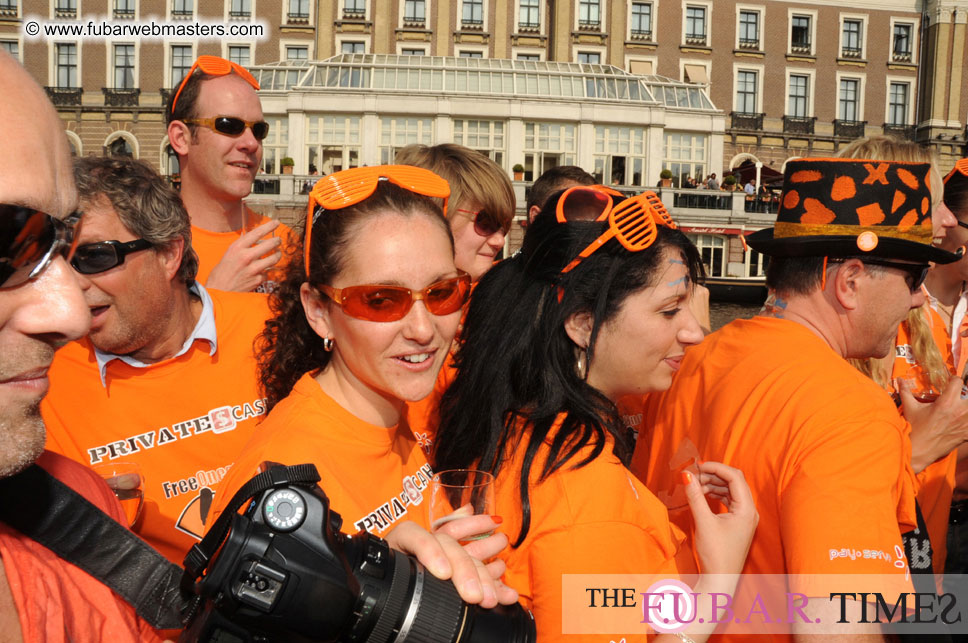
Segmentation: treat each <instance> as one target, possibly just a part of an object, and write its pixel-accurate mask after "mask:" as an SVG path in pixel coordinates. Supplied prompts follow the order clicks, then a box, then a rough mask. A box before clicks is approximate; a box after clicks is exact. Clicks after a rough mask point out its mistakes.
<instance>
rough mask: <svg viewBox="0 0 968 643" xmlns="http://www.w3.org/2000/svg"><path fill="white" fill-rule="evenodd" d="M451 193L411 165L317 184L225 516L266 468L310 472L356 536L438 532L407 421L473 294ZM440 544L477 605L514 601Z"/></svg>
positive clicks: (459, 529) (263, 350) (468, 521)
mask: <svg viewBox="0 0 968 643" xmlns="http://www.w3.org/2000/svg"><path fill="white" fill-rule="evenodd" d="M449 192H450V190H449V188H448V186H447V183H446V182H445V181H444V180H443V179H441V178H440V177H438V176H437V175H435V174H433V173H432V172H429V171H427V170H423V169H420V168H414V167H408V166H379V167H363V168H354V169H351V170H345V171H342V172H337V173H334V174H331V175H329V176H326V177H324V178H323V179H321V180H320V181H319V182H318V183H317V184H316V186H315V187H314V189H313V191H312V193H311V194H310V199H309V207H308V211H307V221H306V230H305V240H304V242H303V244H302V247H301V248H298V250H299V252H297V253H295V254H294V256H292V257H291V260H290V261H289V263H288V265H287V268H286V276H285V279H284V281H283V282H282V285H281V286H280V288H279V290H277V291H276V292H275V293H274V294H273V295H272V298H271V299H270V305H271V307H272V310H273V311H274V313H275V317H274V318H273V319H271V320H270V321H269V322H267V324H266V330H265V332H264V333H263V335H262V337H261V342H260V343H258V346H257V349H258V354H259V364H260V369H261V382H262V388H263V391H264V392H265V395H266V398H267V401H266V404H267V407H268V416H267V417H266V419H265V420H264V421H263V422H262V424H261V426H260V428H259V431H258V432H257V433H256V434H255V435H254V437H253V438H252V439H251V440H250V442H249V443H248V444H247V445H246V446H245V448H244V449H243V451H242V453H241V454H240V456H239V458H238V459H237V461H236V463H235V465H234V466H233V467H232V469H231V471H230V473H229V474H228V477H227V479H226V481H225V482H224V483H223V486H222V489H224V491H223V492H220V494H219V496H220V497H219V498H217V499H216V510H215V511H214V512H213V519H214V518H215V517H217V515H218V514H219V513H220V510H221V508H223V507H224V506H225V504H226V503H227V500H228V499H230V498H231V497H232V495H233V494H234V492H235V490H237V489H238V488H240V487H241V486H242V485H243V484H244V483H245V482H246V481H247V480H249V478H251V477H252V476H253V475H254V474H255V472H256V471H257V468H258V466H259V464H260V463H262V462H263V461H272V462H279V463H283V464H299V463H307V462H308V463H313V464H315V465H316V467H317V469H318V470H319V473H320V476H321V478H322V479H321V482H320V487H321V488H322V489H323V491H325V492H326V494H327V495H328V496H329V499H330V503H331V506H332V508H333V510H334V511H336V512H338V513H339V514H340V515H341V516H342V517H343V520H344V525H345V526H344V531H347V532H350V533H352V532H356V531H357V530H360V529H364V530H367V531H369V532H371V533H374V534H376V535H378V536H381V537H387V538H388V539H390V540H392V539H393V538H394V534H395V533H396V532H393V533H391V532H392V530H394V529H395V528H397V527H399V526H400V525H402V524H405V523H416V524H417V525H419V526H421V527H423V528H426V527H428V517H427V506H426V504H425V502H424V501H425V499H426V498H429V485H430V478H431V476H432V475H433V472H432V471H431V469H430V466H429V465H428V463H427V459H426V457H425V455H424V451H423V449H422V448H421V445H420V444H419V443H418V441H417V439H416V438H415V437H414V435H413V433H412V431H411V430H410V427H409V426H408V425H407V423H406V410H407V404H408V403H409V402H413V401H416V400H420V399H421V398H423V397H425V396H427V394H429V393H430V391H431V389H432V388H433V386H434V381H435V378H436V376H437V371H438V370H439V369H440V366H441V364H442V363H443V360H444V358H445V357H446V356H447V353H448V349H449V348H450V344H451V341H452V340H453V337H454V334H455V333H456V331H457V324H458V322H459V319H460V315H461V306H462V305H463V304H464V302H465V301H466V299H467V295H468V293H469V290H470V280H469V278H468V277H467V275H466V274H464V273H461V272H460V271H459V270H457V268H456V267H455V266H454V242H453V239H452V237H451V234H450V228H449V227H448V225H447V220H446V219H445V218H444V214H443V211H442V209H441V207H440V205H438V204H437V202H436V201H435V199H443V204H444V208H446V204H447V197H448V195H449ZM452 524H453V525H456V526H455V527H454V528H453V529H450V525H452ZM497 525H498V523H497V522H495V521H493V520H492V519H491V517H489V516H473V517H468V518H463V519H461V520H455V521H452V522H451V523H448V529H445V530H444V533H446V534H448V535H449V536H453V537H454V538H467V537H470V536H472V535H476V534H483V533H487V532H489V531H492V530H494V529H495V528H496V527H497ZM406 529H411V530H412V529H413V526H412V524H411V525H407V526H406ZM401 531H405V529H401ZM426 535H427V537H428V538H431V539H433V537H432V536H429V534H426ZM438 540H439V542H440V543H441V546H442V547H443V548H444V551H445V552H447V553H448V554H449V555H450V556H449V557H450V561H451V563H452V564H453V565H454V578H455V581H457V580H458V577H460V580H461V585H460V586H458V590H459V591H460V592H461V595H462V597H463V598H464V599H465V600H467V601H469V602H475V603H476V602H480V603H481V604H482V605H484V606H485V607H493V606H494V605H495V604H496V603H497V602H498V601H499V600H500V601H501V602H509V601H510V602H513V601H514V599H515V598H516V594H515V593H514V592H513V590H510V589H508V588H507V587H504V586H502V585H501V584H500V583H498V582H495V581H494V580H493V579H494V578H497V577H499V576H500V573H501V571H503V565H501V564H498V565H495V564H493V563H492V564H490V565H489V566H486V567H485V566H484V565H482V564H481V563H480V562H475V561H473V560H472V559H471V558H470V557H468V556H463V555H462V551H463V550H461V548H460V546H459V545H457V543H456V541H455V540H453V539H448V538H447V537H442V538H439V539H438ZM506 544H507V540H506V538H504V537H503V536H501V535H499V534H498V535H496V536H494V537H489V538H484V539H482V540H477V541H475V542H473V543H472V544H471V545H468V547H467V552H468V553H470V554H472V555H474V556H475V558H476V559H477V561H479V560H482V559H487V558H489V557H491V556H493V555H494V554H496V553H497V552H498V551H500V549H503V547H504V546H505V545H506ZM424 562H425V564H427V561H424ZM434 562H435V561H431V563H432V564H430V565H428V566H429V567H430V568H431V571H432V572H434V573H435V574H436V575H440V574H437V571H441V570H443V569H445V568H447V566H448V565H449V563H447V562H446V560H443V559H441V558H440V557H439V556H438V557H437V559H436V565H437V567H438V568H439V569H438V570H434V568H433V563H434ZM460 565H462V566H463V567H462V568H461V569H458V566H460ZM468 565H469V568H468ZM464 583H466V585H465V584H464Z"/></svg>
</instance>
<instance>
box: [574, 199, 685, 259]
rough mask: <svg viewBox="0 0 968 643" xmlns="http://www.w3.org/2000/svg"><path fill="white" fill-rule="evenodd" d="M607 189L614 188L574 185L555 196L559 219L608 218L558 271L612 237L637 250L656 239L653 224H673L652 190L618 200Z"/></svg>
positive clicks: (672, 225)
mask: <svg viewBox="0 0 968 643" xmlns="http://www.w3.org/2000/svg"><path fill="white" fill-rule="evenodd" d="M610 192H613V191H612V190H610V191H609V192H605V191H604V190H602V189H601V188H599V187H597V186H575V187H573V188H569V189H567V190H565V192H564V194H562V195H561V197H560V198H559V199H558V204H557V206H556V208H555V214H556V215H557V219H558V222H559V223H566V222H569V221H605V220H606V219H607V220H608V229H607V230H606V231H605V232H603V233H602V234H601V235H600V236H599V237H598V238H597V239H595V240H594V241H592V242H591V243H590V244H588V246H587V247H586V248H585V249H584V250H582V251H581V252H580V253H579V254H578V256H577V257H575V259H574V260H573V261H571V263H569V264H568V265H567V266H565V267H564V268H562V270H561V274H565V273H567V272H569V271H571V270H572V269H574V268H575V266H577V265H578V264H580V263H581V262H582V261H583V260H584V259H586V258H588V257H590V256H591V255H592V253H593V252H595V251H596V250H598V249H599V248H601V247H602V246H603V245H604V244H605V242H606V241H608V240H609V239H611V238H612V237H616V238H617V239H618V241H619V243H621V244H622V246H623V247H624V248H625V249H626V250H630V251H632V252H638V251H640V250H645V249H646V248H648V247H649V246H651V245H652V244H653V243H654V242H655V239H656V236H658V228H657V227H656V226H659V225H661V226H665V227H667V228H673V229H674V228H675V227H676V224H675V222H674V221H673V220H672V217H670V216H669V213H668V212H667V211H666V209H665V207H664V206H663V205H662V201H661V199H659V197H658V196H657V195H656V194H655V193H654V192H644V193H643V194H639V195H636V196H633V197H629V198H627V199H624V200H623V201H620V202H618V203H617V204H615V203H614V202H613V200H612V197H611V194H610Z"/></svg>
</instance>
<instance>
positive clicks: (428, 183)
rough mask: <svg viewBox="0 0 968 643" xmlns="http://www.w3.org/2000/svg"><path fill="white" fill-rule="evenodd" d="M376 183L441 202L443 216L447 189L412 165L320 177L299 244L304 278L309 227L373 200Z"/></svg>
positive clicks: (310, 239) (307, 211)
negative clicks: (331, 213)
mask: <svg viewBox="0 0 968 643" xmlns="http://www.w3.org/2000/svg"><path fill="white" fill-rule="evenodd" d="M380 181H389V182H390V183H393V184H394V185H398V186H400V187H402V188H403V189H404V190H409V191H410V192H413V193H415V194H420V195H423V196H429V197H433V198H437V199H443V200H444V208H443V210H444V216H445V217H446V216H447V199H448V198H449V197H450V185H448V183H447V181H445V180H444V179H442V178H440V177H439V176H437V175H436V174H434V173H433V172H431V171H430V170H425V169H423V168H422V167H414V166H412V165H377V166H374V167H354V168H351V169H349V170H342V171H341V172H334V173H332V174H330V175H327V176H324V177H323V178H321V179H320V180H319V181H317V182H316V185H314V186H313V189H312V191H311V192H310V193H309V205H308V207H307V209H306V238H305V239H304V240H303V246H304V251H303V255H304V256H303V259H304V261H305V264H306V278H307V279H308V278H309V249H310V247H311V246H312V238H313V235H312V232H313V225H314V224H315V223H316V221H317V219H318V218H319V216H320V215H321V214H322V213H323V212H325V211H326V210H339V209H341V208H348V207H349V206H351V205H356V204H357V203H359V202H361V201H365V200H366V199H368V198H370V197H371V196H373V193H374V192H376V187H377V185H379V183H380Z"/></svg>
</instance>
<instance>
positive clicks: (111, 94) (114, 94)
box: [101, 87, 141, 107]
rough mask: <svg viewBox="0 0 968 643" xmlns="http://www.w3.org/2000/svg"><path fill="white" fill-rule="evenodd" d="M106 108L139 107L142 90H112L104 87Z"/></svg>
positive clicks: (102, 89)
mask: <svg viewBox="0 0 968 643" xmlns="http://www.w3.org/2000/svg"><path fill="white" fill-rule="evenodd" d="M101 91H102V92H104V106H105V107H137V106H138V97H139V96H141V90H140V89H110V88H108V87H102V88H101Z"/></svg>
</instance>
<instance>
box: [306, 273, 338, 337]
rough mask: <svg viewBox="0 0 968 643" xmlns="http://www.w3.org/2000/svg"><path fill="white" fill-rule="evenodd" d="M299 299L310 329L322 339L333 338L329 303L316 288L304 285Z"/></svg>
mask: <svg viewBox="0 0 968 643" xmlns="http://www.w3.org/2000/svg"><path fill="white" fill-rule="evenodd" d="M299 299H300V300H301V301H302V306H303V312H305V313H306V321H307V322H309V326H310V328H312V329H313V330H314V331H316V334H317V335H319V336H320V337H323V338H326V337H330V338H332V337H333V334H332V324H331V323H330V319H329V306H328V305H327V303H328V301H327V300H324V299H323V297H322V296H321V295H320V294H319V291H317V290H316V289H315V288H313V287H312V286H310V285H309V284H308V283H304V284H303V285H302V286H300V288H299Z"/></svg>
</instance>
